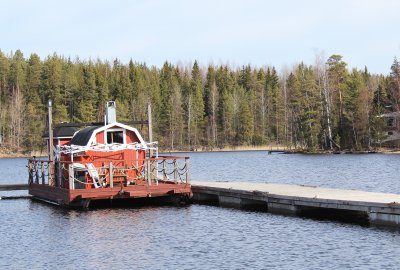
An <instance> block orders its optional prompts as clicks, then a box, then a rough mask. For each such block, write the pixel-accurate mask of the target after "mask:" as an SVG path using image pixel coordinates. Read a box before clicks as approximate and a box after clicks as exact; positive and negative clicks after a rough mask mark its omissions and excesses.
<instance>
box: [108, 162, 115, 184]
mask: <svg viewBox="0 0 400 270" xmlns="http://www.w3.org/2000/svg"><path fill="white" fill-rule="evenodd" d="M109 174H110V188H113V187H114V174H113V163H112V162H110V167H109Z"/></svg>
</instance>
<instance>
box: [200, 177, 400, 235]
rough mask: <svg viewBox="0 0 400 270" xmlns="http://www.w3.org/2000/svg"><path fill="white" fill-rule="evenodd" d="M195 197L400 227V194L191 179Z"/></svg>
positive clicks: (271, 209) (232, 205)
mask: <svg viewBox="0 0 400 270" xmlns="http://www.w3.org/2000/svg"><path fill="white" fill-rule="evenodd" d="M192 192H193V200H194V202H197V203H206V204H215V205H220V206H226V207H235V208H245V209H249V208H250V209H251V208H256V209H258V210H262V211H267V212H271V213H278V214H292V215H300V216H323V217H324V218H328V219H329V218H330V217H332V218H333V219H335V218H334V217H338V216H340V217H344V218H345V219H349V220H351V221H353V222H357V223H367V224H374V225H390V226H397V227H400V195H399V194H386V193H376V192H366V191H358V190H344V189H333V188H322V187H314V186H301V185H287V184H268V183H249V182H202V181H192Z"/></svg>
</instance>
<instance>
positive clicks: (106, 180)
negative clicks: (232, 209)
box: [28, 156, 190, 189]
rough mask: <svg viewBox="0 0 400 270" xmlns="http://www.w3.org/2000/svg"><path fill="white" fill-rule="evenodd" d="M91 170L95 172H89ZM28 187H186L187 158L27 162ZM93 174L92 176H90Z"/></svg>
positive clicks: (34, 160)
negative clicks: (39, 185)
mask: <svg viewBox="0 0 400 270" xmlns="http://www.w3.org/2000/svg"><path fill="white" fill-rule="evenodd" d="M89 164H90V166H93V168H94V169H95V172H93V171H90V169H89ZM28 173H29V180H28V183H29V184H31V183H35V184H42V185H50V186H56V187H60V188H68V189H83V188H107V187H110V188H113V187H117V186H120V187H124V186H130V185H158V184H159V182H161V183H175V184H189V183H190V175H189V157H173V156H159V157H152V158H146V159H137V160H112V161H111V160H94V161H87V162H74V163H71V162H66V161H53V162H51V161H49V160H39V159H29V161H28ZM93 174H95V176H93Z"/></svg>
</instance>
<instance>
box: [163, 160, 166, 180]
mask: <svg viewBox="0 0 400 270" xmlns="http://www.w3.org/2000/svg"><path fill="white" fill-rule="evenodd" d="M163 179H164V181H166V180H167V160H166V159H164V161H163Z"/></svg>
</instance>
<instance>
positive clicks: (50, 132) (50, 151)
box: [48, 99, 54, 186]
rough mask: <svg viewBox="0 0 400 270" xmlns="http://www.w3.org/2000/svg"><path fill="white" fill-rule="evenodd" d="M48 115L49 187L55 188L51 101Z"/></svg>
mask: <svg viewBox="0 0 400 270" xmlns="http://www.w3.org/2000/svg"><path fill="white" fill-rule="evenodd" d="M48 113H49V118H48V119H49V160H50V164H51V165H50V168H49V169H50V170H49V185H50V186H54V180H53V172H54V170H53V168H54V152H53V149H54V145H53V115H52V102H51V100H50V99H49V102H48Z"/></svg>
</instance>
